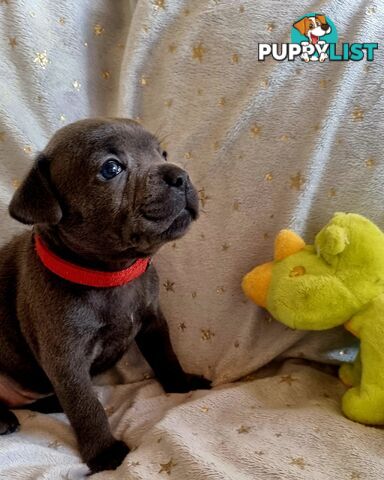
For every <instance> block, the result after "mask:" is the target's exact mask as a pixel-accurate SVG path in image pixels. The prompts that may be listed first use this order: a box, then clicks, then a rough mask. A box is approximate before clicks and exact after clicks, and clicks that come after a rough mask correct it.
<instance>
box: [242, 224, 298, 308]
mask: <svg viewBox="0 0 384 480" xmlns="http://www.w3.org/2000/svg"><path fill="white" fill-rule="evenodd" d="M304 247H305V242H304V240H303V239H302V238H301V237H299V236H298V235H297V234H296V233H294V232H292V231H291V230H281V231H280V232H279V233H278V235H277V236H276V239H275V250H274V260H275V261H276V260H283V259H284V258H286V257H289V255H292V254H294V253H296V252H298V251H300V250H301V249H302V248H304ZM272 268H273V262H268V263H264V264H263V265H259V266H257V267H256V268H254V269H253V270H251V271H250V272H249V273H248V274H247V275H245V277H244V279H243V283H242V288H243V291H244V293H245V294H246V295H247V297H249V298H250V299H251V300H253V301H254V302H255V303H256V304H257V305H259V306H260V307H264V308H267V299H268V289H269V285H270V283H271V279H272Z"/></svg>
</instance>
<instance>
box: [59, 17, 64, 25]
mask: <svg viewBox="0 0 384 480" xmlns="http://www.w3.org/2000/svg"><path fill="white" fill-rule="evenodd" d="M59 23H60V25H64V24H65V18H64V17H60V18H59Z"/></svg>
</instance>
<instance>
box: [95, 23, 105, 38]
mask: <svg viewBox="0 0 384 480" xmlns="http://www.w3.org/2000/svg"><path fill="white" fill-rule="evenodd" d="M104 32H105V30H104V27H102V26H101V25H100V23H96V24H95V25H94V26H93V34H94V35H95V36H96V37H99V36H100V35H103V33H104Z"/></svg>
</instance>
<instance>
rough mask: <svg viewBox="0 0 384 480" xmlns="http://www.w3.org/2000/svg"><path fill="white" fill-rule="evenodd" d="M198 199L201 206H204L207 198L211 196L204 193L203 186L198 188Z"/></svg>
mask: <svg viewBox="0 0 384 480" xmlns="http://www.w3.org/2000/svg"><path fill="white" fill-rule="evenodd" d="M198 193H199V200H200V203H201V206H202V207H203V208H205V204H206V203H207V201H208V200H210V199H211V197H209V196H208V195H207V194H206V193H205V188H204V187H203V188H201V189H200V190H199V192H198Z"/></svg>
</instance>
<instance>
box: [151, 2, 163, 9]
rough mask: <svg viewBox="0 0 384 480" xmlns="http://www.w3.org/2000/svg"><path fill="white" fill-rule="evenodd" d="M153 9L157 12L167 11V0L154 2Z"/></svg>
mask: <svg viewBox="0 0 384 480" xmlns="http://www.w3.org/2000/svg"><path fill="white" fill-rule="evenodd" d="M153 7H154V9H155V10H160V9H162V10H165V0H153Z"/></svg>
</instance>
